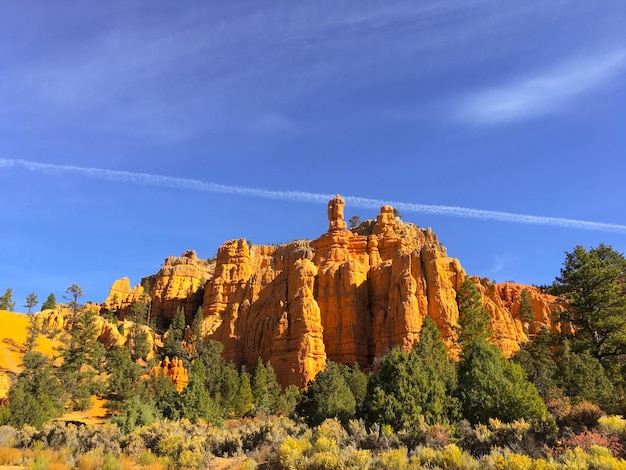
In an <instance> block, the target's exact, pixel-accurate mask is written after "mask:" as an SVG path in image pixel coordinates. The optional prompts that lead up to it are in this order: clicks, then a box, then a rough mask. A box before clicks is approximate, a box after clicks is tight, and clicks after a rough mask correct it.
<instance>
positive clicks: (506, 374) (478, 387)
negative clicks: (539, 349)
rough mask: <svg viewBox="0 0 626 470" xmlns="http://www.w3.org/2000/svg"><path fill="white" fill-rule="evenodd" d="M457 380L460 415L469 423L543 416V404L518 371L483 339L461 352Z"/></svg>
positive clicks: (516, 365)
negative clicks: (491, 419) (493, 419)
mask: <svg viewBox="0 0 626 470" xmlns="http://www.w3.org/2000/svg"><path fill="white" fill-rule="evenodd" d="M458 381H459V384H458V388H457V396H458V398H459V401H460V403H461V409H462V414H463V417H464V418H465V419H467V420H468V421H470V422H471V423H472V424H476V423H487V421H488V420H489V419H490V418H497V419H499V420H501V421H503V422H507V423H509V422H513V421H515V420H518V419H522V418H523V419H527V420H528V419H542V418H545V417H546V416H547V413H548V412H547V409H546V406H545V404H544V403H543V401H542V400H541V398H540V396H539V393H538V392H537V389H536V388H535V386H534V385H533V384H532V383H530V382H529V381H528V380H527V379H526V377H525V376H524V372H523V371H522V368H521V367H520V366H519V365H518V364H516V363H514V362H509V361H508V360H507V359H506V358H505V357H504V355H503V354H502V351H501V350H500V349H499V348H498V347H497V346H494V345H493V344H490V343H488V342H487V341H485V340H484V339H479V340H477V341H475V342H474V343H473V344H472V347H470V348H467V349H465V350H464V351H463V353H462V356H461V361H460V363H459V371H458Z"/></svg>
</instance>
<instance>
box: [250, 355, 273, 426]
mask: <svg viewBox="0 0 626 470" xmlns="http://www.w3.org/2000/svg"><path fill="white" fill-rule="evenodd" d="M252 395H253V396H254V403H255V408H256V410H257V411H260V412H262V413H265V414H272V413H274V412H275V411H276V406H277V405H278V397H279V396H280V385H279V384H278V381H277V380H276V374H275V373H274V368H273V367H272V365H271V364H270V363H269V362H268V363H267V365H265V364H264V363H263V359H261V358H260V357H259V358H258V360H257V363H256V366H255V368H254V371H253V374H252Z"/></svg>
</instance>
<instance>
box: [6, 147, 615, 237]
mask: <svg viewBox="0 0 626 470" xmlns="http://www.w3.org/2000/svg"><path fill="white" fill-rule="evenodd" d="M12 167H22V168H26V169H27V170H31V171H37V172H41V173H47V174H68V173H69V174H72V173H73V174H76V175H80V176H86V177H89V178H95V179H100V180H106V181H115V182H121V183H132V184H138V185H144V186H157V187H161V188H171V189H184V190H188V191H207V192H211V193H218V194H235V195H240V196H251V197H259V198H266V199H280V200H286V201H297V202H314V203H319V204H326V203H327V202H328V201H329V199H332V197H333V196H334V194H320V193H308V192H302V191H273V190H269V189H260V188H248V187H244V186H230V185H223V184H217V183H210V182H206V181H200V180H194V179H188V178H174V177H171V176H161V175H153V174H149V173H134V172H130V171H119V170H106V169H101V168H90V167H82V166H73V165H55V164H51V163H40V162H34V161H29V160H18V159H5V158H0V169H3V168H12ZM343 198H344V199H345V201H346V204H349V205H350V206H353V207H360V208H366V209H378V208H379V207H380V206H383V205H390V206H393V207H395V208H396V209H398V210H400V211H403V212H417V213H421V214H435V215H447V216H452V217H463V218H472V219H481V220H497V221H500V222H513V223H519V224H534V225H544V226H553V227H565V228H573V229H583V230H595V231H599V232H612V233H624V234H626V225H619V224H610V223H604V222H590V221H586V220H576V219H565V218H561V217H542V216H536V215H524V214H514V213H511V212H499V211H489V210H482V209H470V208H467V207H458V206H441V205H431V204H416V203H409V202H398V201H387V200H382V199H370V198H364V197H358V196H343Z"/></svg>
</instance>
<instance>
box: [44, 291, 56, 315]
mask: <svg viewBox="0 0 626 470" xmlns="http://www.w3.org/2000/svg"><path fill="white" fill-rule="evenodd" d="M56 306H57V299H56V297H55V296H54V294H53V293H50V295H49V296H48V297H47V298H46V301H45V302H44V303H43V305H42V306H41V310H42V311H43V310H50V309H54V308H56Z"/></svg>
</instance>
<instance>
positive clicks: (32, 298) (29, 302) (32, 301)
mask: <svg viewBox="0 0 626 470" xmlns="http://www.w3.org/2000/svg"><path fill="white" fill-rule="evenodd" d="M37 305H39V300H37V294H35V293H34V292H31V293H30V294H28V295H27V296H26V303H25V304H24V307H26V308H28V314H29V315H30V311H31V309H32V308H33V307H35V306H37Z"/></svg>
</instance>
